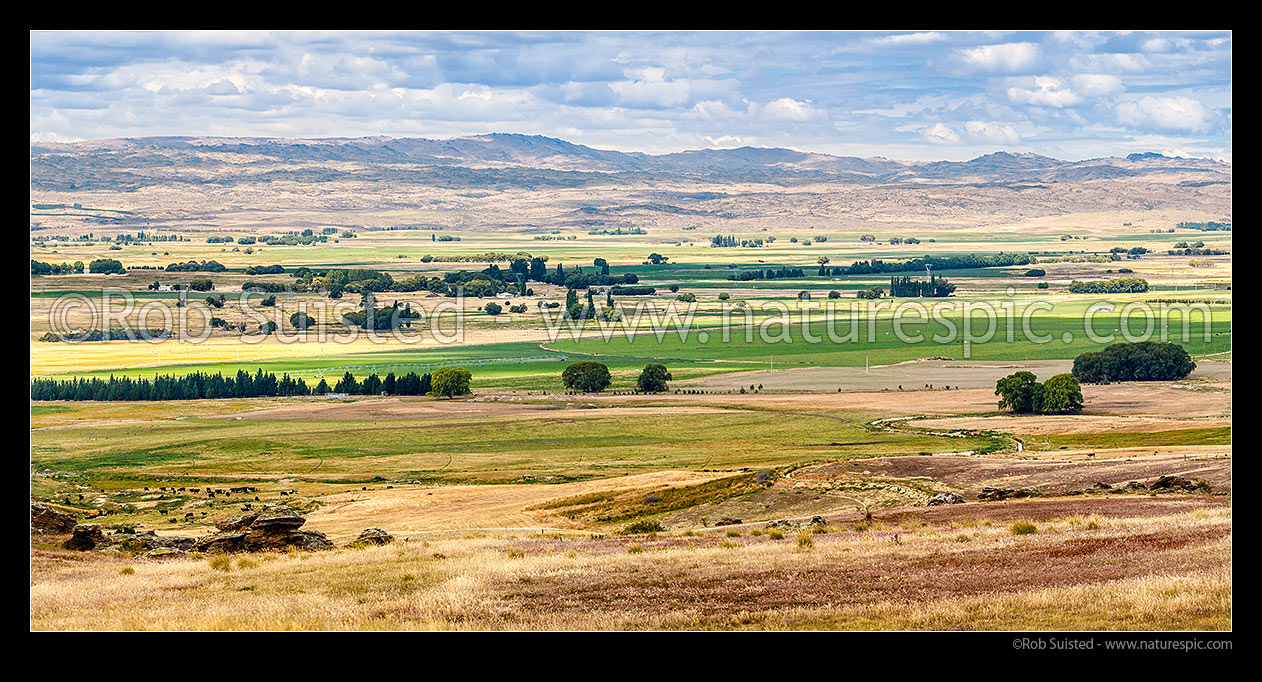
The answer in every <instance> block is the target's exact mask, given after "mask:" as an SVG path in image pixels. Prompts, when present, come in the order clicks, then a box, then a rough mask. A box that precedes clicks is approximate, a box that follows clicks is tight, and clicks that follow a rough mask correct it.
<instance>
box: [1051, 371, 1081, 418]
mask: <svg viewBox="0 0 1262 682" xmlns="http://www.w3.org/2000/svg"><path fill="white" fill-rule="evenodd" d="M1081 409H1082V387H1081V386H1079V385H1078V380H1077V379H1075V378H1074V375H1072V374H1057V375H1056V376H1054V377H1052V378H1051V379H1048V380H1047V381H1046V382H1044V383H1043V409H1042V411H1043V412H1044V413H1046V414H1057V413H1062V412H1077V411H1078V410H1081Z"/></svg>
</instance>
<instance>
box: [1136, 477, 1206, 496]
mask: <svg viewBox="0 0 1262 682" xmlns="http://www.w3.org/2000/svg"><path fill="white" fill-rule="evenodd" d="M1148 489H1149V490H1151V491H1152V492H1155V493H1199V492H1209V490H1210V486H1209V484H1208V483H1205V482H1203V481H1193V480H1191V479H1187V478H1183V477H1182V476H1162V477H1161V478H1158V479H1157V480H1155V481H1153V482H1152V484H1151V485H1149V486H1148Z"/></svg>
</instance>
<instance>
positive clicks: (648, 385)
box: [635, 364, 674, 393]
mask: <svg viewBox="0 0 1262 682" xmlns="http://www.w3.org/2000/svg"><path fill="white" fill-rule="evenodd" d="M673 378H674V377H672V376H671V375H670V371H669V370H667V369H666V365H658V364H652V365H648V366H646V367H645V368H644V371H642V372H640V378H639V379H636V382H635V383H636V385H637V386H638V387H639V389H640V392H641V393H661V392H663V391H665V390H666V388H667V386H666V382H668V381H670V380H671V379H673Z"/></svg>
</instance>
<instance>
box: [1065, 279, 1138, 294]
mask: <svg viewBox="0 0 1262 682" xmlns="http://www.w3.org/2000/svg"><path fill="white" fill-rule="evenodd" d="M1145 291H1148V280H1146V279H1140V278H1139V277H1118V278H1116V279H1110V280H1108V281H1105V280H1099V279H1094V280H1090V281H1088V282H1079V281H1078V280H1074V281H1072V282H1070V283H1069V293H1071V294H1142V293H1144V292H1145Z"/></svg>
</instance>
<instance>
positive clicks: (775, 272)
mask: <svg viewBox="0 0 1262 682" xmlns="http://www.w3.org/2000/svg"><path fill="white" fill-rule="evenodd" d="M805 276H806V271H805V270H803V269H802V268H790V267H787V266H785V267H779V268H768V269H766V270H741V271H740V272H736V273H733V274H730V275H728V276H727V278H728V279H730V280H732V281H734V282H748V281H749V280H753V279H795V278H798V277H805Z"/></svg>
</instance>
